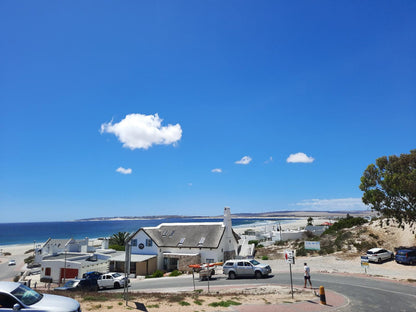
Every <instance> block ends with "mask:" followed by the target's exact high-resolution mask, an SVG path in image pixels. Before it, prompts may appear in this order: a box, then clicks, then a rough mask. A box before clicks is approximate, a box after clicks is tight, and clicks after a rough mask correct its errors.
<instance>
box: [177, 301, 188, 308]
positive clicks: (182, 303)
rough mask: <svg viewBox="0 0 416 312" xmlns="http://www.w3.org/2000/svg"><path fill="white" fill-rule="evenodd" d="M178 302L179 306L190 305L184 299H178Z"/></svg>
mask: <svg viewBox="0 0 416 312" xmlns="http://www.w3.org/2000/svg"><path fill="white" fill-rule="evenodd" d="M179 304H180V305H181V306H183V307H184V306H190V305H191V304H190V303H189V302H186V301H179Z"/></svg>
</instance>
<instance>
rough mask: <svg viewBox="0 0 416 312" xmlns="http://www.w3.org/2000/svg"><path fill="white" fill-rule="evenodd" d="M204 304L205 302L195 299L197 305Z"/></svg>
mask: <svg viewBox="0 0 416 312" xmlns="http://www.w3.org/2000/svg"><path fill="white" fill-rule="evenodd" d="M203 302H204V300H201V299H195V300H194V303H195V304H196V305H202V303H203Z"/></svg>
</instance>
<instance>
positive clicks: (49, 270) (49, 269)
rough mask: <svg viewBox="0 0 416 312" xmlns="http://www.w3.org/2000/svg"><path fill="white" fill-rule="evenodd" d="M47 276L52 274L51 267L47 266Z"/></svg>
mask: <svg viewBox="0 0 416 312" xmlns="http://www.w3.org/2000/svg"><path fill="white" fill-rule="evenodd" d="M45 276H51V268H45Z"/></svg>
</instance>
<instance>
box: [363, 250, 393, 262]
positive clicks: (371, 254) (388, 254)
mask: <svg viewBox="0 0 416 312" xmlns="http://www.w3.org/2000/svg"><path fill="white" fill-rule="evenodd" d="M367 257H368V261H370V262H377V263H381V262H383V261H385V260H391V259H394V253H393V252H392V251H390V250H386V249H382V248H371V249H370V250H367Z"/></svg>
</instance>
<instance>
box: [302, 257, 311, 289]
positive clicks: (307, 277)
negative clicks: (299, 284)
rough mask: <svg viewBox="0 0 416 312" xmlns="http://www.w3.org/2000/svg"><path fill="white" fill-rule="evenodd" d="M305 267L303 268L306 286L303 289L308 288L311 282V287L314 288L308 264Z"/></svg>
mask: <svg viewBox="0 0 416 312" xmlns="http://www.w3.org/2000/svg"><path fill="white" fill-rule="evenodd" d="M304 265H305V266H304V267H303V277H304V280H305V285H304V286H303V288H306V282H307V281H309V285H310V286H311V288H312V282H311V269H310V268H309V267H308V265H307V264H306V262H305V263H304Z"/></svg>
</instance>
